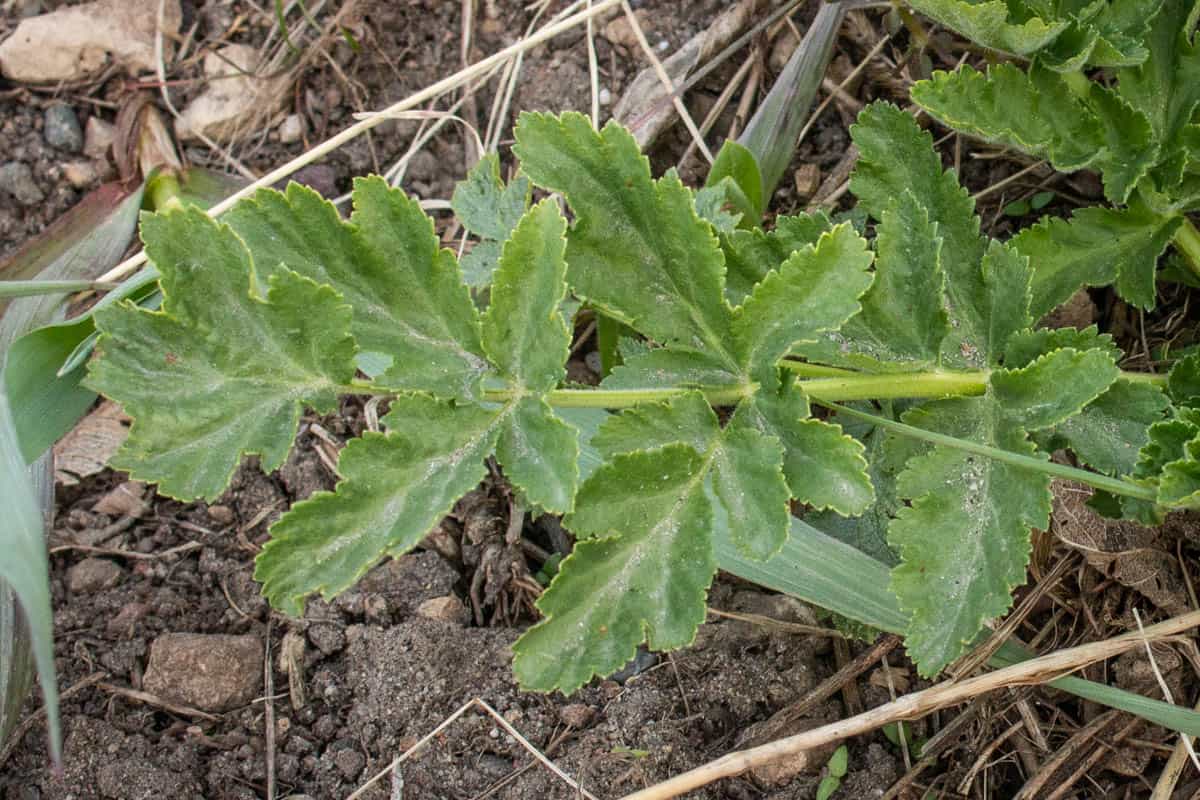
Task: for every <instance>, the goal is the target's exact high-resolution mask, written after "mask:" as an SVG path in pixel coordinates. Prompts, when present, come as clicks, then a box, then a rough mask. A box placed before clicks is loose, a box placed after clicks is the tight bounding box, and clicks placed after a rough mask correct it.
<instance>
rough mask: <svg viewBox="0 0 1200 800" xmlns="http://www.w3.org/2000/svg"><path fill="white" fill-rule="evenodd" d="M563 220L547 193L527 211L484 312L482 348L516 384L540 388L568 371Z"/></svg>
mask: <svg viewBox="0 0 1200 800" xmlns="http://www.w3.org/2000/svg"><path fill="white" fill-rule="evenodd" d="M566 229H567V221H566V220H565V219H563V216H562V214H561V213H559V210H558V206H557V205H556V204H555V202H554V201H553V200H551V199H546V200H543V201H542V202H540V203H538V204H537V205H536V206H534V207H533V208H532V209H531V210H530V211H529V213H528V214H526V215H525V216H524V217H523V218H522V219H521V221H520V223H519V224H518V225H517V227H516V229H515V230H514V231H513V235H512V238H510V239H509V240H508V241H507V242H505V243H504V252H503V254H502V255H501V256H500V267H499V269H498V270H497V271H496V276H495V282H494V284H493V285H492V295H491V304H490V305H489V306H488V310H487V311H486V312H485V313H484V315H483V349H484V351H485V352H486V353H487V355H488V358H489V360H490V361H491V363H492V364H494V365H495V366H496V368H497V369H498V370H499V371H500V373H501V375H502V376H503V377H504V378H506V379H508V380H509V381H510V382H511V383H512V384H513V385H514V386H516V387H519V388H520V389H522V390H525V391H529V392H533V393H543V392H548V391H550V390H551V389H553V388H554V387H555V386H557V385H558V383H559V381H561V380H562V378H563V376H564V375H565V374H566V368H565V366H564V364H565V363H566V360H567V355H568V352H569V350H570V346H571V332H570V331H569V330H568V329H567V323H566V321H565V320H564V319H563V315H562V311H561V310H560V308H561V303H562V299H563V298H564V297H565V296H566V294H567V284H566V281H565V278H566V274H567V265H566V262H565V261H564V260H563V253H564V250H565V245H566V242H565V239H564V238H563V235H564V233H565V232H566Z"/></svg>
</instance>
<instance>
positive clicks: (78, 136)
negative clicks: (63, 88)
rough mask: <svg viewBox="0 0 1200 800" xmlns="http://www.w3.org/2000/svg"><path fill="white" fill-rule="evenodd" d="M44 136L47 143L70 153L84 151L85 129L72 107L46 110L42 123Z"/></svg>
mask: <svg viewBox="0 0 1200 800" xmlns="http://www.w3.org/2000/svg"><path fill="white" fill-rule="evenodd" d="M42 135H43V136H45V137H46V143H47V144H49V145H50V146H51V147H57V148H58V149H59V150H65V151H67V152H68V153H78V152H80V151H82V150H83V129H82V128H80V127H79V118H78V117H76V116H75V111H74V109H72V108H71V107H70V106H65V105H61V104H60V105H53V106H50V107H49V108H47V109H46V116H45V118H44V120H43V122H42Z"/></svg>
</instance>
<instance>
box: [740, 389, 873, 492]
mask: <svg viewBox="0 0 1200 800" xmlns="http://www.w3.org/2000/svg"><path fill="white" fill-rule="evenodd" d="M809 417H810V414H809V407H808V400H807V398H805V396H804V394H803V393H802V392H801V391H800V390H799V389H797V388H796V386H795V382H794V380H792V379H791V378H788V379H786V380H785V382H783V383H782V384H780V386H779V388H778V389H776V390H774V391H769V390H766V389H764V390H760V391H759V393H758V394H757V395H755V397H754V398H753V399H752V400H746V401H743V402H742V403H741V405H739V406H738V408H737V410H736V411H735V412H734V416H733V419H732V421H731V422H730V425H729V427H730V428H731V429H737V428H748V429H751V430H756V431H759V432H761V433H764V434H767V435H770V436H774V437H776V438H777V439H778V440H779V441H780V442H781V443H782V444H783V451H784V458H783V474H784V476H785V477H786V478H787V483H788V487H789V489H790V491H791V495H792V497H794V498H796V499H797V500H799V501H800V502H801V503H806V504H808V505H810V506H812V507H813V508H814V509H817V510H823V509H832V510H833V511H836V512H837V513H839V514H843V515H846V516H849V515H853V514H861V513H862V512H863V511H865V510H866V509H867V508H869V507H870V506H871V503H872V502H873V501H874V499H875V491H874V488H873V487H872V485H871V479H870V478H869V477H868V476H867V462H866V459H864V458H863V446H862V444H861V443H859V442H857V441H855V440H854V439H853V438H851V437H849V436H846V435H845V434H843V433H842V429H841V428H840V427H839V426H837V425H834V424H832V423H828V422H823V421H821V420H816V419H811V418H809Z"/></svg>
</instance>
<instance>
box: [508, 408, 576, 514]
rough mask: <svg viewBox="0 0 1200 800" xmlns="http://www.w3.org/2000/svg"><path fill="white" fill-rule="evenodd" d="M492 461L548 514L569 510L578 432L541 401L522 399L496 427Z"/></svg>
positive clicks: (573, 486) (572, 497) (573, 483)
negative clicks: (500, 425)
mask: <svg viewBox="0 0 1200 800" xmlns="http://www.w3.org/2000/svg"><path fill="white" fill-rule="evenodd" d="M496 459H497V460H498V461H499V462H500V465H501V466H502V467H504V475H505V477H507V478H508V479H509V480H510V481H512V482H513V484H514V485H516V486H518V487H520V488H521V490H522V491H524V492H525V495H526V497H528V498H529V499H530V500H532V501H533V502H534V503H536V504H537V505H538V506H540V507H541V508H543V509H545V510H547V511H555V512H559V513H563V512H567V511H570V510H571V507H572V505H573V504H574V501H575V487H576V484H577V483H578V481H579V431H577V430H575V428H573V427H572V426H571V425H568V424H567V423H566V422H563V421H562V420H561V419H559V418H558V416H556V415H555V413H554V410H553V409H552V408H550V405H549V404H548V403H547V402H546V401H545V400H544V399H541V398H536V397H523V398H521V399H520V400H518V401H516V404H515V406H514V408H513V410H512V414H511V415H510V416H508V417H507V418H506V419H505V420H504V424H503V426H502V427H501V428H500V439H499V440H498V441H497V443H496Z"/></svg>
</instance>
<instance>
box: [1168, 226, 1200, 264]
mask: <svg viewBox="0 0 1200 800" xmlns="http://www.w3.org/2000/svg"><path fill="white" fill-rule="evenodd" d="M1173 241H1174V243H1175V248H1176V249H1177V250H1178V251H1179V253H1180V254H1181V255H1182V256H1183V261H1184V263H1185V264H1187V266H1188V269H1190V270H1191V271H1192V273H1193V274H1194V275H1196V276H1197V277H1200V231H1197V230H1196V226H1195V225H1193V224H1192V221H1191V220H1190V219H1188V218H1187V217H1186V216H1185V217H1184V218H1183V223H1182V224H1181V225H1180V226H1179V228H1178V229H1176V231H1175V238H1174V239H1173Z"/></svg>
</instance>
